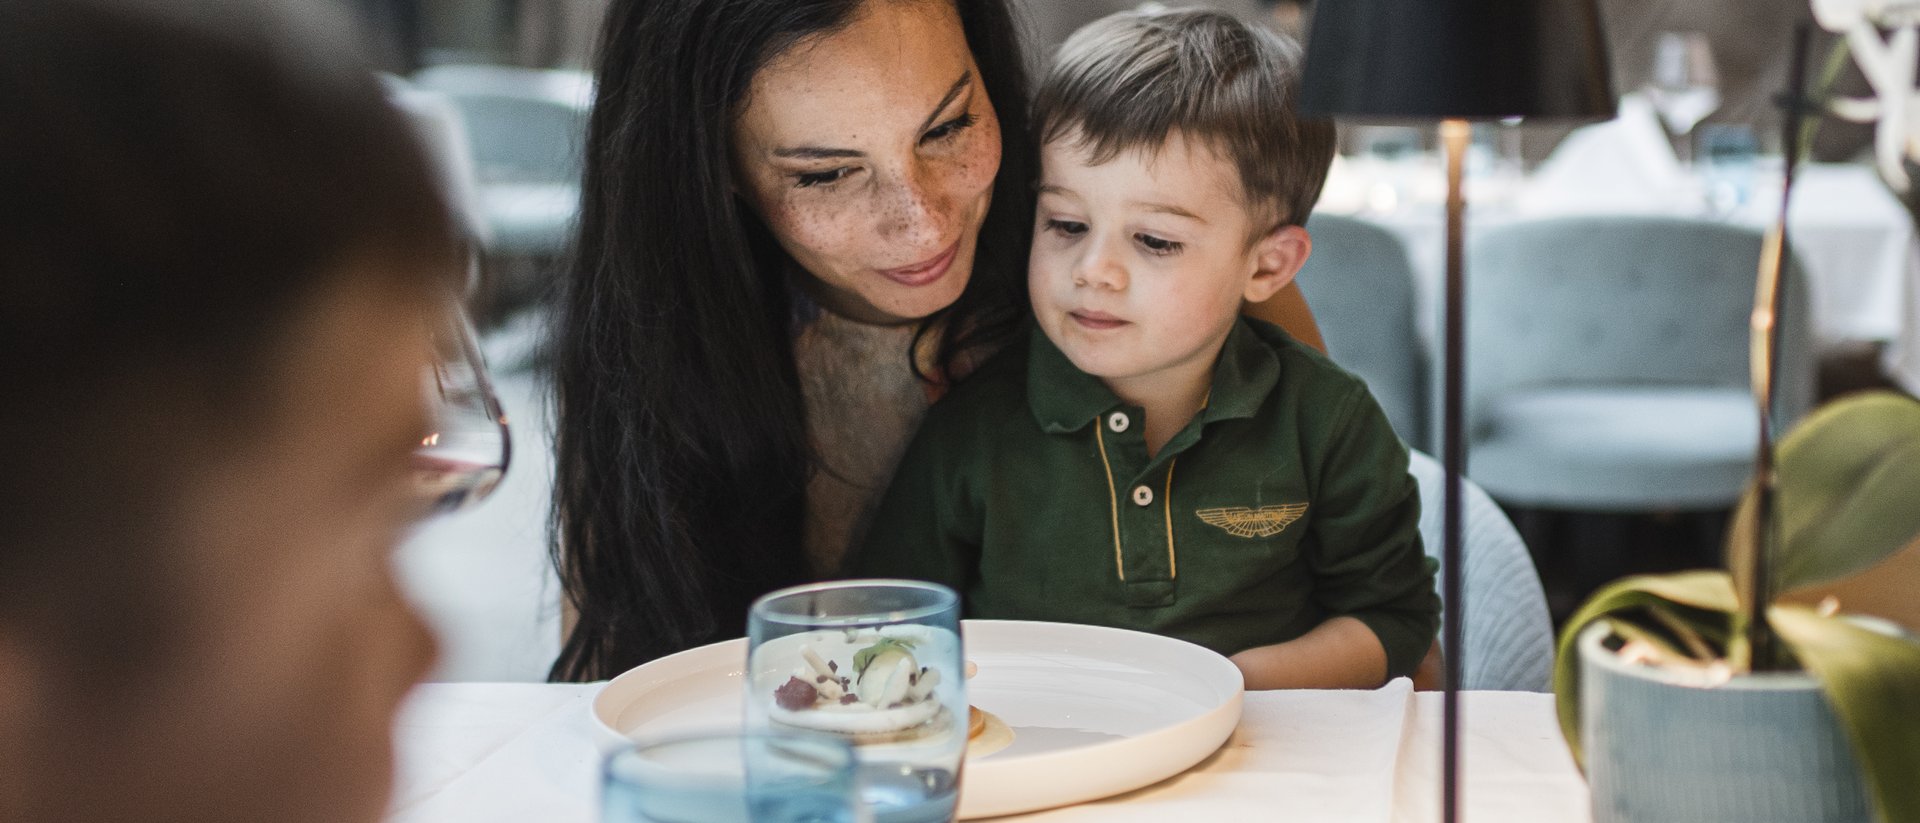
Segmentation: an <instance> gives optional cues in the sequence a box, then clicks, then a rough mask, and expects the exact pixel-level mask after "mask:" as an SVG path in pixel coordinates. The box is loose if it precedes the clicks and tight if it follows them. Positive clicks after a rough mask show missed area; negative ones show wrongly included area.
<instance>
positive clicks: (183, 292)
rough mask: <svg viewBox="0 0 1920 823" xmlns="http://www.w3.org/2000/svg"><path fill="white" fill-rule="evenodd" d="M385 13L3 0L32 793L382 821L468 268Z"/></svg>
mask: <svg viewBox="0 0 1920 823" xmlns="http://www.w3.org/2000/svg"><path fill="white" fill-rule="evenodd" d="M347 42H351V35H348V34H344V33H342V30H340V29H338V28H335V27H333V26H331V25H330V24H327V23H326V22H325V21H321V20H317V19H312V18H310V17H309V16H307V15H305V14H302V15H299V16H293V15H290V14H288V13H283V12H281V11H278V10H273V9H267V8H263V7H261V6H259V5H255V4H242V3H236V2H232V1H231V0H228V2H219V3H213V2H182V0H172V1H171V2H167V3H165V4H162V3H160V2H158V0H154V1H153V2H144V3H127V2H105V0H6V2H5V3H0V181H4V183H3V184H0V378H3V380H4V382H0V386H3V387H4V388H0V431H4V432H5V433H6V440H7V444H8V445H7V447H6V457H5V459H4V460H0V821H34V823H50V822H51V821H70V820H72V821H78V820H86V821H122V820H139V821H194V822H195V823H209V822H210V821H274V823H292V822H293V821H325V823H342V822H343V821H371V820H375V819H377V818H378V817H379V815H380V814H381V812H382V810H383V808H384V806H385V804H386V797H387V793H388V791H389V788H390V783H391V781H392V772H393V763H392V751H391V729H390V727H391V723H392V718H393V714H394V712H395V710H396V707H397V706H398V704H399V702H400V700H401V699H402V697H403V696H404V695H405V694H406V692H407V691H408V689H409V688H410V687H411V686H412V684H413V683H415V682H416V681H417V680H418V679H419V678H420V677H421V676H422V675H423V674H424V673H425V672H426V670H427V667H428V665H429V664H430V663H431V661H432V657H433V642H432V639H431V637H430V636H429V635H428V634H427V632H426V629H425V627H424V625H423V624H422V622H421V621H420V619H419V617H418V616H417V615H416V614H415V613H414V612H413V611H412V610H411V609H410V607H409V606H408V605H407V604H406V603H405V602H404V601H403V600H402V598H401V595H400V593H399V591H398V590H397V588H396V586H395V581H394V579H393V576H392V572H391V569H390V568H389V555H390V553H391V551H392V548H393V546H394V545H395V542H396V539H397V538H398V537H399V536H400V535H401V534H402V533H403V532H404V531H405V529H406V528H407V527H408V526H409V524H410V523H411V522H412V521H413V519H414V518H415V516H416V514H417V512H418V511H420V503H419V502H418V499H417V496H416V495H414V494H413V493H412V492H411V490H410V488H409V480H410V472H409V458H410V453H411V450H412V447H414V446H416V445H417V444H418V443H419V439H420V437H421V432H422V431H423V430H424V427H425V425H426V420H425V417H424V410H423V408H422V402H421V401H422V398H421V395H422V389H421V379H422V374H423V368H424V367H425V365H426V364H427V362H428V358H429V356H430V345H429V340H428V337H427V334H426V331H425V329H426V324H425V323H424V322H423V321H424V318H425V317H426V315H427V313H428V309H429V307H430V306H431V305H432V302H431V301H434V300H437V299H440V298H442V297H443V296H445V294H446V293H447V290H448V289H450V288H451V287H452V281H453V279H454V277H455V275H456V272H457V271H458V266H457V263H456V261H457V259H458V257H457V255H458V252H457V248H458V247H457V244H456V242H455V240H454V235H453V230H452V229H451V227H450V220H449V218H448V216H447V211H446V208H445V206H444V204H443V203H442V202H441V199H440V196H439V195H438V194H437V193H436V191H435V189H434V187H433V182H432V178H431V176H430V174H429V172H428V170H427V166H426V164H425V161H424V160H423V159H422V157H421V152H420V149H419V148H418V147H417V146H416V145H415V144H414V143H413V142H412V139H411V136H410V135H409V133H408V131H407V127H406V125H405V123H404V121H403V120H402V119H401V117H400V116H399V115H398V114H396V113H395V112H394V111H392V110H391V109H389V108H388V107H387V105H386V104H385V103H384V102H383V98H382V96H381V93H380V89H379V87H378V85H377V84H376V82H375V80H374V79H373V78H372V77H371V76H369V75H368V74H367V73H366V72H365V71H363V70H362V69H361V68H360V66H359V64H358V63H357V62H356V60H355V58H354V56H353V55H352V54H351V53H350V52H351V51H352V50H351V49H350V48H343V47H342V46H343V44H344V43H347Z"/></svg>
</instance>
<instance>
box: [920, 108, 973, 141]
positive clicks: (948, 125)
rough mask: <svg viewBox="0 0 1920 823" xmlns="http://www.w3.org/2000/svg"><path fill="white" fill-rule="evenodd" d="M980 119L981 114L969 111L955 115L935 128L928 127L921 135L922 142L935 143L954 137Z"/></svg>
mask: <svg viewBox="0 0 1920 823" xmlns="http://www.w3.org/2000/svg"><path fill="white" fill-rule="evenodd" d="M979 120H980V118H979V116H977V115H975V114H974V113H973V112H967V113H966V114H963V115H960V116H959V117H955V118H953V119H952V120H948V121H947V122H945V123H941V124H940V125H938V126H934V127H933V128H931V129H928V130H927V133H926V134H924V135H921V137H920V142H922V143H934V142H938V141H941V140H945V139H947V138H949V137H953V136H954V135H957V134H959V133H961V132H963V131H966V130H967V129H968V128H969V127H971V126H972V125H973V124H974V123H975V122H978V121H979Z"/></svg>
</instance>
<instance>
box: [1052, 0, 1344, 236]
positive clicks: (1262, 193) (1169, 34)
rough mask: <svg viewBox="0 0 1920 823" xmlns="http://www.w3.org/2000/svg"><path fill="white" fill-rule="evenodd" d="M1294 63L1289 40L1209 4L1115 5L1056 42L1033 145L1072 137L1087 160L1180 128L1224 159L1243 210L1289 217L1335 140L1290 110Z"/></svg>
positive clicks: (1327, 162) (1309, 194)
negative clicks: (1235, 175)
mask: <svg viewBox="0 0 1920 823" xmlns="http://www.w3.org/2000/svg"><path fill="white" fill-rule="evenodd" d="M1304 64H1305V61H1304V59H1303V58H1302V56H1301V50H1300V44H1299V43H1298V42H1297V41H1295V40H1294V39H1293V38H1291V37H1288V36H1286V35H1284V34H1277V33H1275V32H1272V31H1269V30H1267V29H1265V28H1262V27H1260V26H1255V25H1251V24H1248V23H1244V22H1241V21H1240V20H1238V19H1235V18H1234V17H1232V16H1231V15H1227V14H1223V13H1221V12H1217V11H1208V10H1202V9H1175V10H1170V11H1167V10H1162V11H1146V10H1142V11H1127V12H1120V13H1117V14H1112V15H1108V16H1106V17H1103V18H1101V19H1099V20H1095V21H1093V22H1091V23H1088V24H1087V25H1085V26H1083V27H1081V28H1080V30H1079V31H1076V32H1074V33H1073V36H1071V37H1069V38H1067V42H1066V43H1065V44H1063V45H1062V46H1061V47H1060V52H1059V55H1058V56H1057V58H1056V60H1055V62H1054V65H1053V69H1052V71H1050V72H1048V73H1047V76H1046V79H1045V80H1042V81H1041V83H1040V89H1039V91H1038V92H1036V93H1035V94H1034V103H1033V118H1034V123H1035V124H1036V125H1037V126H1038V127H1039V129H1040V137H1041V139H1042V140H1043V141H1047V142H1051V141H1054V140H1060V139H1067V138H1072V139H1074V140H1076V141H1078V143H1079V144H1080V145H1082V146H1083V147H1084V148H1085V149H1086V150H1087V151H1088V153H1089V154H1090V155H1091V160H1092V161H1093V162H1095V163H1104V162H1107V161H1108V160H1112V159H1113V158H1114V156H1115V155H1118V154H1119V153H1120V152H1122V151H1128V150H1134V149H1144V150H1146V151H1148V152H1154V151H1158V150H1159V148H1160V146H1161V145H1163V144H1164V143H1166V141H1167V138H1168V137H1169V136H1170V135H1171V134H1172V133H1173V132H1176V131H1177V132H1181V133H1183V134H1185V135H1187V136H1189V137H1192V138H1195V139H1198V140H1201V141H1204V142H1205V143H1206V144H1207V145H1209V146H1210V147H1211V148H1212V149H1213V150H1214V151H1216V152H1219V153H1220V156H1221V157H1223V158H1224V159H1226V160H1228V161H1229V162H1232V163H1233V164H1234V165H1235V167H1236V168H1237V169H1238V171H1239V178H1240V185H1241V189H1242V192H1241V193H1242V195H1243V196H1244V197H1246V199H1247V203H1248V205H1249V206H1250V207H1251V208H1254V209H1258V210H1259V211H1261V212H1264V213H1267V214H1269V215H1270V216H1271V217H1272V218H1273V219H1274V220H1276V221H1277V222H1278V223H1280V224H1292V225H1300V224H1302V223H1305V222H1306V219H1307V215H1308V213H1310V212H1312V211H1313V204H1314V201H1316V200H1319V199H1320V189H1321V187H1322V185H1324V184H1325V183H1326V179H1327V169H1328V167H1330V166H1331V165H1332V164H1333V154H1334V148H1335V145H1334V144H1335V139H1334V126H1333V121H1331V120H1326V119H1319V118H1309V117H1301V116H1300V115H1299V111H1298V107H1297V104H1298V101H1299V97H1300V70H1301V68H1302V67H1303V66H1304ZM1272 228H1274V225H1272V224H1268V225H1263V226H1259V227H1258V229H1257V230H1258V232H1259V234H1266V233H1267V232H1268V231H1270V230H1271V229H1272Z"/></svg>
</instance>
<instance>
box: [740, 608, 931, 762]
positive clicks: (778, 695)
mask: <svg viewBox="0 0 1920 823" xmlns="http://www.w3.org/2000/svg"><path fill="white" fill-rule="evenodd" d="M848 639H849V640H852V638H848ZM862 640H863V641H864V645H856V644H854V643H846V644H834V645H839V646H841V649H840V651H841V654H835V653H834V652H833V651H831V650H829V651H827V652H826V653H824V654H823V653H822V650H821V649H819V648H816V647H815V645H813V644H802V645H801V646H800V647H799V656H800V658H801V665H800V666H798V667H796V668H795V670H794V672H793V675H792V676H791V677H789V678H787V680H786V682H785V683H782V684H781V685H780V686H779V687H778V688H776V689H774V691H773V694H772V695H770V696H771V697H772V699H773V706H772V707H771V710H770V713H771V716H772V718H773V720H775V721H776V722H779V723H781V724H783V725H787V726H794V727H798V728H803V729H812V730H815V731H824V732H833V733H837V734H843V735H848V736H852V737H854V738H856V739H858V740H859V741H861V742H869V743H872V742H888V741H894V740H902V739H906V738H910V737H916V736H919V735H921V734H925V733H930V732H933V731H940V730H944V728H945V726H946V724H945V723H944V722H943V718H945V717H946V715H947V713H946V711H945V708H944V707H943V706H942V705H941V704H940V699H939V697H938V696H937V694H936V692H935V689H936V688H937V687H938V686H939V685H940V672H939V670H937V669H931V668H928V667H925V666H922V665H920V663H919V661H918V660H916V659H915V658H914V655H913V648H914V646H915V639H914V638H912V637H903V636H899V635H893V634H888V635H881V634H879V633H873V634H871V635H869V636H867V637H865V638H862ZM847 650H851V651H852V653H851V654H850V655H846V654H845V652H846V651H847ZM843 656H844V659H845V662H844V663H843V662H842V658H843Z"/></svg>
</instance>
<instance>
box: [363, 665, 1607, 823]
mask: <svg viewBox="0 0 1920 823" xmlns="http://www.w3.org/2000/svg"><path fill="white" fill-rule="evenodd" d="M595 688H596V687H595V686H564V685H541V684H490V683H478V684H476V683H447V684H430V685H427V686H423V687H421V689H420V690H419V692H418V693H417V694H416V695H415V697H414V698H413V700H412V702H411V703H410V705H409V706H408V708H407V709H406V711H405V712H404V713H403V714H402V716H401V719H400V723H399V728H398V732H397V737H398V748H399V757H400V761H399V762H400V775H399V783H398V787H397V790H396V796H395V800H394V807H393V815H392V818H391V820H392V823H536V822H537V823H589V821H594V820H597V819H598V801H597V798H596V781H597V774H598V772H597V769H598V757H597V755H596V753H595V749H594V746H593V742H592V738H591V737H590V736H589V728H590V725H589V724H590V721H589V719H588V710H587V706H588V703H589V701H590V700H591V698H592V695H593V693H594V690H595ZM1462 705H1463V707H1464V708H1463V718H1464V721H1465V730H1466V750H1465V755H1464V759H1463V767H1464V774H1465V776H1466V783H1465V786H1464V789H1463V792H1464V794H1463V797H1464V800H1465V803H1466V814H1465V817H1464V819H1467V820H1472V821H1474V823H1501V822H1502V821H1511V822H1512V823H1556V822H1557V821H1581V822H1584V821H1587V820H1589V813H1588V810H1587V788H1586V783H1585V781H1584V780H1583V779H1582V778H1581V777H1580V774H1579V772H1578V771H1576V770H1575V768H1574V766H1573V761H1572V759H1571V758H1570V757H1569V756H1568V754H1567V748H1566V744H1565V742H1563V741H1562V739H1561V737H1560V732H1559V727H1558V726H1557V725H1556V724H1555V721H1554V714H1553V697H1552V695H1544V694H1530V693H1521V692H1470V693H1467V694H1466V695H1465V696H1464V699H1463V701H1462ZM1439 738H1440V696H1439V695H1438V694H1433V693H1415V692H1413V691H1412V690H1411V689H1410V688H1409V686H1408V684H1407V681H1405V680H1399V681H1395V682H1394V683H1392V684H1389V685H1388V686H1387V687H1385V688H1382V689H1379V690H1375V691H1350V692H1334V691H1325V692H1254V693H1250V694H1248V695H1247V701H1246V710H1245V713H1244V715H1243V716H1242V718H1241V721H1240V728H1239V729H1238V730H1237V731H1235V732H1234V735H1233V737H1232V738H1231V739H1229V740H1228V742H1227V744H1226V745H1225V746H1223V747H1222V748H1221V749H1220V751H1219V752H1217V753H1215V754H1214V755H1213V756H1212V757H1211V758H1209V759H1207V760H1206V761H1205V762H1203V763H1201V764H1200V765H1199V766H1198V767H1196V768H1194V769H1192V770H1189V771H1187V772H1186V773H1184V774H1181V775H1179V776H1177V777H1174V778H1172V779H1169V780H1166V781H1164V782H1162V783H1159V784H1156V785H1154V786H1150V787H1148V788H1145V789H1141V790H1139V791H1136V792H1133V793H1130V794H1126V795H1122V796H1120V797H1116V798H1111V799H1108V800H1103V801H1098V802H1094V803H1088V804H1083V805H1080V806H1071V807H1067V808H1061V809H1054V810H1050V811H1045V812H1039V813H1036V814H1031V815H1021V816H1018V817H1013V818H1002V819H1004V820H1020V821H1035V823H1069V822H1071V821H1102V822H1103V823H1105V821H1119V822H1120V823H1125V822H1126V821H1142V823H1148V822H1149V821H1150V822H1151V823H1167V822H1168V821H1190V822H1191V823H1202V821H1204V822H1205V823H1214V821H1221V822H1222V823H1226V822H1227V821H1262V822H1263V823H1264V822H1265V821H1274V820H1286V821H1290V823H1314V821H1327V823H1336V822H1337V823H1367V822H1368V821H1380V822H1381V823H1415V821H1421V822H1422V823H1424V822H1425V821H1433V820H1438V819H1439V815H1438V813H1437V809H1438V806H1439V798H1440V789H1439V773H1440V768H1439Z"/></svg>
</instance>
